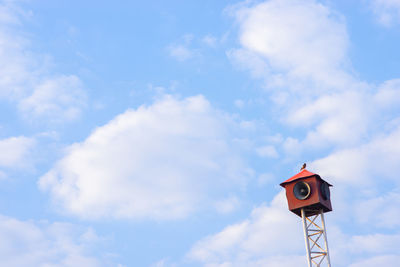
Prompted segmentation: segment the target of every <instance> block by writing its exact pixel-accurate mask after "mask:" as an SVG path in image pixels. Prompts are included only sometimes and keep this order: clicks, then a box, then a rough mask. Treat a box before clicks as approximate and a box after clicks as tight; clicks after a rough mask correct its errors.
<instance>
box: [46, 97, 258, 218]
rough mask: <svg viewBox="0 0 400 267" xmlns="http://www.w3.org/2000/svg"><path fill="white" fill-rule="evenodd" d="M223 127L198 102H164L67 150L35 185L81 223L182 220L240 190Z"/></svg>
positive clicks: (243, 175)
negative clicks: (95, 220)
mask: <svg viewBox="0 0 400 267" xmlns="http://www.w3.org/2000/svg"><path fill="white" fill-rule="evenodd" d="M230 127H234V124H233V123H232V121H231V120H230V119H229V118H228V117H226V116H225V115H223V114H221V113H220V112H219V111H217V110H215V109H213V108H212V107H211V105H210V103H209V102H208V101H207V100H206V99H205V98H204V97H202V96H195V97H190V98H186V99H183V100H178V99H176V98H174V97H172V96H165V97H164V98H162V99H161V100H158V101H157V102H155V103H154V104H153V105H151V106H142V107H140V108H138V109H137V110H128V111H126V112H125V113H123V114H121V115H119V116H117V117H116V118H115V119H113V120H112V121H110V122H109V123H108V124H106V125H104V126H102V127H99V128H98V129H96V130H95V131H94V132H93V133H92V134H91V135H90V136H89V137H88V138H87V139H86V140H85V141H84V142H82V143H78V144H74V145H72V146H70V147H69V148H68V150H67V153H66V155H65V157H64V158H63V159H61V160H60V161H59V162H58V163H57V164H56V165H55V166H54V167H53V168H52V169H51V170H50V171H49V172H48V173H47V174H46V175H44V176H43V177H42V178H41V179H40V181H39V185H40V187H41V188H42V189H43V190H47V191H49V192H50V193H51V196H52V198H53V199H54V200H55V201H56V203H58V204H60V205H61V207H62V208H63V209H64V210H65V211H67V212H69V213H72V214H75V215H78V216H81V217H88V218H98V217H116V218H156V219H172V218H179V217H184V216H187V215H188V214H189V213H190V212H192V211H193V210H198V209H204V208H206V207H207V206H210V205H211V206H213V205H212V203H213V202H215V201H218V200H220V199H223V198H225V197H227V195H230V193H231V192H234V191H235V190H242V189H243V188H244V187H243V186H244V185H245V184H246V179H247V177H248V176H249V174H250V173H251V172H250V170H249V169H248V168H247V167H246V166H245V164H244V163H243V161H242V159H241V157H240V156H239V154H238V151H236V150H235V146H234V143H233V142H231V139H232V137H231V136H230V133H229V131H230V130H229V129H230Z"/></svg>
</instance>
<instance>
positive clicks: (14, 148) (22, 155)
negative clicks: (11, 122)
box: [0, 136, 35, 168]
mask: <svg viewBox="0 0 400 267" xmlns="http://www.w3.org/2000/svg"><path fill="white" fill-rule="evenodd" d="M34 145H35V140H34V139H32V138H28V137H25V136H19V137H10V138H6V139H2V140H0V151H1V153H0V167H6V168H17V167H21V166H24V165H26V163H27V161H29V160H28V158H27V157H28V156H29V153H30V152H31V150H32V148H33V147H34Z"/></svg>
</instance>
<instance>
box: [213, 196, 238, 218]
mask: <svg viewBox="0 0 400 267" xmlns="http://www.w3.org/2000/svg"><path fill="white" fill-rule="evenodd" d="M239 206H240V200H239V199H238V198H237V197H229V198H226V199H223V200H220V201H217V202H216V203H215V208H216V209H217V211H218V212H220V213H222V214H225V213H231V212H233V211H234V210H236V209H237V208H238V207H239Z"/></svg>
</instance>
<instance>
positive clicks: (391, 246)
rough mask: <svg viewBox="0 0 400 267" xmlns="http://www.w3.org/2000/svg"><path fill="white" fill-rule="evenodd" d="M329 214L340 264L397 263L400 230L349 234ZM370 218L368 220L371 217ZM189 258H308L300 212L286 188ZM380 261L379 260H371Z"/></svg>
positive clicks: (250, 261) (206, 262)
mask: <svg viewBox="0 0 400 267" xmlns="http://www.w3.org/2000/svg"><path fill="white" fill-rule="evenodd" d="M331 216H332V214H330V215H329V216H326V218H327V225H328V226H327V233H328V239H329V243H330V253H331V261H332V263H333V264H334V265H335V266H342V267H345V266H362V265H361V264H363V263H365V262H366V261H365V259H366V258H367V259H369V260H370V261H371V262H382V263H388V264H387V265H385V266H395V265H393V263H394V260H395V259H397V258H398V257H399V256H400V254H399V253H398V249H397V244H398V242H399V241H400V234H399V233H393V234H378V233H374V234H365V235H348V234H345V233H344V232H343V231H342V230H341V228H340V227H338V225H337V224H336V223H335V220H333V221H332V220H330V219H331V218H332V217H331ZM366 224H368V222H366ZM186 259H187V260H189V261H195V262H200V263H201V264H202V266H232V267H233V266H277V267H278V266H285V267H286V266H287V267H295V266H299V265H301V264H306V256H305V246H304V240H303V229H302V225H301V220H300V218H299V217H297V216H295V215H294V214H292V213H290V212H289V211H288V210H287V204H286V197H285V194H284V191H282V192H280V193H279V194H278V195H277V196H276V197H275V198H274V199H273V200H272V202H271V204H270V205H269V206H266V205H262V206H260V207H258V208H255V209H254V210H253V211H252V213H251V215H250V216H249V218H248V219H246V220H244V221H242V222H239V223H236V224H232V225H229V226H227V227H225V228H224V229H223V230H221V231H220V232H218V233H216V234H213V235H210V236H207V237H205V238H203V239H201V240H199V241H198V242H196V243H195V244H194V245H193V246H192V248H191V250H190V251H189V252H188V253H187V255H186ZM368 266H375V265H368Z"/></svg>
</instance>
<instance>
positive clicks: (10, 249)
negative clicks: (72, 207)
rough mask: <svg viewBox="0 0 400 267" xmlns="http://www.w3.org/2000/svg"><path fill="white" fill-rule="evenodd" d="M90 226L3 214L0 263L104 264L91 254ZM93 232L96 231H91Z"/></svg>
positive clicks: (19, 265) (20, 265)
mask: <svg viewBox="0 0 400 267" xmlns="http://www.w3.org/2000/svg"><path fill="white" fill-rule="evenodd" d="M89 232H93V230H91V229H82V228H80V227H77V226H74V225H72V224H66V223H58V222H57V223H47V222H33V221H20V220H17V219H14V218H10V217H6V216H2V215H0V238H1V240H2V242H1V244H0V265H1V266H10V267H11V266H12V267H24V266H46V267H50V266H65V267H67V266H71V267H72V266H88V267H89V266H105V264H103V263H102V262H101V261H99V260H98V259H96V258H95V257H92V256H90V249H91V247H92V246H93V242H92V241H91V240H88V239H87V238H85V236H86V235H87V234H88V233H89ZM91 235H93V234H91Z"/></svg>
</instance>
